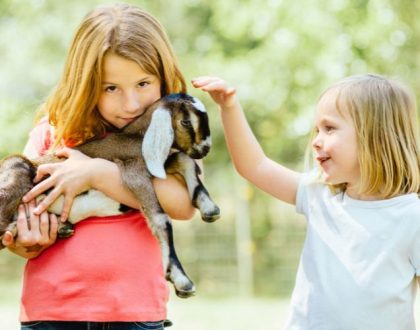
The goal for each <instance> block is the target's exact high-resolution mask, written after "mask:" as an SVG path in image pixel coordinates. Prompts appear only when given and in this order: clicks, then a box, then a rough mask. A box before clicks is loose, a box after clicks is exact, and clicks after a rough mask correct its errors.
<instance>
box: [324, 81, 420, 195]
mask: <svg viewBox="0 0 420 330" xmlns="http://www.w3.org/2000/svg"><path fill="white" fill-rule="evenodd" d="M328 92H333V93H334V94H335V95H336V108H337V111H338V112H339V113H341V114H343V113H344V112H346V111H347V113H349V114H350V116H351V118H352V120H353V123H354V127H355V129H356V134H357V148H358V151H359V164H360V173H361V186H360V189H359V193H363V194H368V195H376V196H377V197H379V198H383V199H386V198H391V197H395V196H398V195H401V194H408V193H417V194H419V193H420V143H419V125H418V117H417V106H416V101H415V97H414V95H413V93H412V92H411V90H410V89H409V88H408V87H407V86H405V85H403V84H402V83H400V82H397V81H395V80H391V79H388V78H385V77H383V76H379V75H376V74H366V75H358V76H351V77H348V78H345V79H343V80H341V81H339V82H338V83H336V84H334V85H332V86H331V87H329V88H328V89H327V90H326V91H325V92H324V93H323V95H324V94H325V93H328ZM331 188H332V190H333V191H336V192H337V191H343V190H345V188H346V187H345V184H341V185H332V186H331Z"/></svg>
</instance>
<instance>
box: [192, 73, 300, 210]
mask: <svg viewBox="0 0 420 330" xmlns="http://www.w3.org/2000/svg"><path fill="white" fill-rule="evenodd" d="M193 86H194V87H196V88H200V89H201V90H203V91H206V92H208V93H209V94H210V96H211V97H212V98H213V100H214V101H215V102H216V103H217V104H218V105H219V106H220V109H221V117H222V123H223V128H224V133H225V138H226V144H227V146H228V150H229V153H230V155H231V157H232V161H233V164H234V165H235V168H236V170H237V171H238V172H239V174H240V175H242V176H243V177H244V178H246V179H247V180H249V181H250V182H251V183H253V184H254V185H255V186H257V187H258V188H260V189H262V190H263V191H265V192H267V193H269V194H270V195H272V196H274V197H276V198H278V199H280V200H283V201H285V202H288V203H292V204H295V202H296V192H297V186H298V181H299V173H298V172H295V171H292V170H290V169H288V168H286V167H284V166H282V165H280V164H278V163H276V162H274V161H273V160H271V159H270V158H268V157H267V156H266V155H265V153H264V151H263V150H262V148H261V146H260V144H259V143H258V141H257V139H256V138H255V135H254V134H253V132H252V130H251V128H250V126H249V124H248V122H247V120H246V118H245V114H244V112H243V111H242V108H241V106H240V104H239V101H238V100H237V97H236V92H235V89H233V88H231V87H229V86H228V85H227V83H226V82H225V81H223V80H221V79H219V78H216V77H200V78H197V79H194V80H193Z"/></svg>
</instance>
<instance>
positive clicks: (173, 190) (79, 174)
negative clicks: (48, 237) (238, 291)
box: [23, 148, 195, 219]
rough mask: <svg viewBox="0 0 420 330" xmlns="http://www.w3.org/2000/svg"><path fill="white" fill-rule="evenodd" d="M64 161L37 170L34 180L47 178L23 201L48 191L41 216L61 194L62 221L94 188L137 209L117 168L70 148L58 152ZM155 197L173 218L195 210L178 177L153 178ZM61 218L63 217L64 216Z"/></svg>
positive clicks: (38, 208) (39, 209)
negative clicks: (72, 206)
mask: <svg viewBox="0 0 420 330" xmlns="http://www.w3.org/2000/svg"><path fill="white" fill-rule="evenodd" d="M58 155H59V156H60V157H66V158H67V159H66V160H65V161H64V162H61V163H54V164H45V165H41V166H39V168H38V172H37V175H36V177H35V181H36V182H37V181H39V180H40V179H41V178H43V177H44V176H45V175H49V177H48V178H47V179H45V180H43V181H41V182H40V183H39V184H37V185H36V186H35V187H34V188H33V189H32V190H31V191H30V192H28V193H27V194H26V195H25V197H24V199H23V200H24V201H29V200H31V199H33V198H35V197H36V196H38V195H39V194H41V193H43V192H44V191H46V190H48V189H52V190H51V191H50V192H49V194H48V196H47V197H46V198H45V199H44V200H43V201H42V202H41V203H40V204H39V205H38V206H37V208H36V209H35V213H36V214H40V213H41V212H43V211H44V210H46V209H47V208H48V206H49V205H50V204H51V203H52V202H53V201H54V200H55V199H56V198H57V197H58V196H60V195H64V200H65V201H64V206H63V213H62V217H61V218H62V219H65V218H66V217H67V216H68V214H69V211H70V208H71V205H72V203H73V199H74V198H75V196H77V195H78V194H80V193H82V192H83V191H86V190H88V189H97V190H100V191H102V192H103V193H105V194H106V195H108V196H109V197H110V198H112V199H114V200H116V201H118V202H120V203H122V204H125V205H128V206H130V207H133V208H137V209H138V208H140V205H139V203H138V201H137V200H136V198H135V196H134V195H133V194H132V193H131V191H130V190H129V189H128V188H126V187H124V186H123V184H122V181H121V176H120V172H119V168H118V166H117V165H116V164H115V163H113V162H110V161H107V160H104V159H100V158H90V157H87V156H85V155H84V154H82V153H81V152H79V151H76V150H72V149H69V148H65V149H63V150H62V151H61V152H60V153H58ZM153 184H154V187H155V191H156V194H157V196H158V199H159V202H160V203H161V206H162V208H163V209H164V210H165V212H167V214H168V215H169V216H170V217H171V218H173V219H190V218H191V217H192V216H193V214H194V212H195V209H194V207H193V206H192V204H191V200H190V198H189V194H188V191H187V188H186V186H185V184H184V182H183V180H182V179H181V178H177V177H175V176H172V175H170V176H168V178H167V179H165V180H161V179H154V181H153ZM63 215H64V217H63Z"/></svg>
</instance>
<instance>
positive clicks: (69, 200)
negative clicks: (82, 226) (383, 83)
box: [60, 194, 74, 222]
mask: <svg viewBox="0 0 420 330" xmlns="http://www.w3.org/2000/svg"><path fill="white" fill-rule="evenodd" d="M73 201H74V196H71V195H69V194H67V195H65V196H64V202H63V208H62V210H61V215H60V221H61V222H64V221H66V220H67V218H68V216H69V214H70V209H71V206H72V205H73Z"/></svg>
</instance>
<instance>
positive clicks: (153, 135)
mask: <svg viewBox="0 0 420 330" xmlns="http://www.w3.org/2000/svg"><path fill="white" fill-rule="evenodd" d="M173 141H174V131H173V129H172V116H171V114H170V112H169V111H168V110H166V109H163V108H158V109H156V110H155V111H154V112H153V115H152V120H151V121H150V125H149V127H148V128H147V131H146V134H145V135H144V138H143V144H142V150H141V152H142V154H143V158H144V161H145V162H146V166H147V169H148V170H149V172H150V173H151V174H152V175H153V176H155V177H157V178H161V179H165V178H166V172H165V167H164V165H165V161H166V158H168V155H169V151H170V150H171V146H172V144H173Z"/></svg>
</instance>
